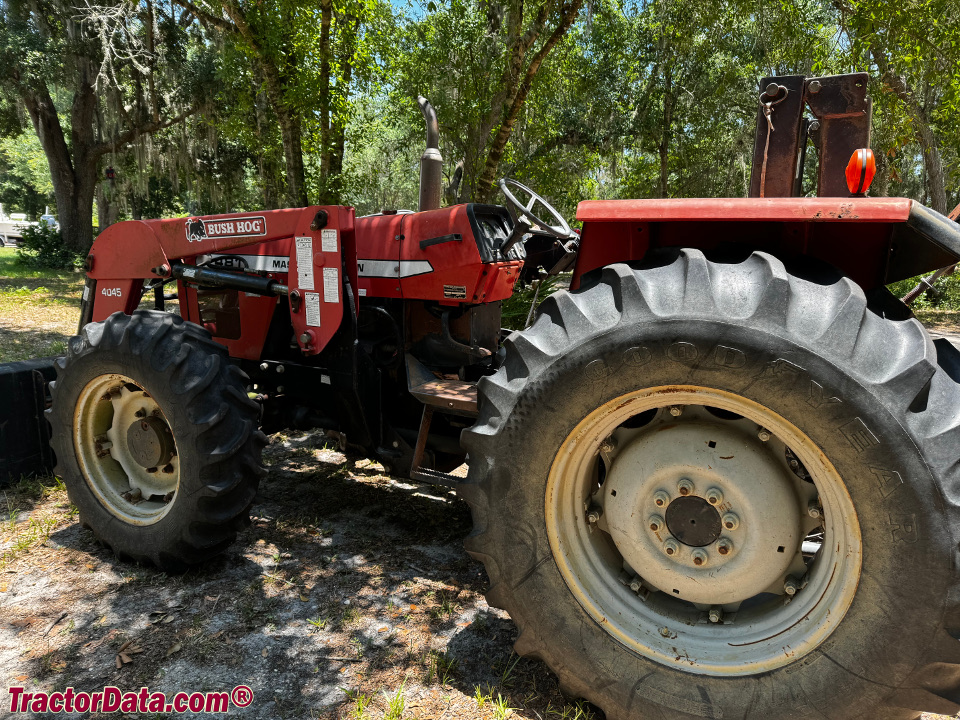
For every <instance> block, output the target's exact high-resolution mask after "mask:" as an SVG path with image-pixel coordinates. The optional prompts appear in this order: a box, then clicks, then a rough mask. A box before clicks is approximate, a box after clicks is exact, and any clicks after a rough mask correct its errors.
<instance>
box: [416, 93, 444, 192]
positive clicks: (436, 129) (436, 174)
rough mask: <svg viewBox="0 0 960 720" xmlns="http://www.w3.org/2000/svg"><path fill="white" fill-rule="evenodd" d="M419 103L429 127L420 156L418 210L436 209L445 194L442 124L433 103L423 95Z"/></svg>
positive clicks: (418, 98)
mask: <svg viewBox="0 0 960 720" xmlns="http://www.w3.org/2000/svg"><path fill="white" fill-rule="evenodd" d="M417 104H418V105H420V112H422V113H423V120H424V123H425V124H426V127H427V147H426V149H425V150H424V151H423V155H421V156H420V205H419V207H418V210H421V211H422V210H436V209H438V208H439V207H440V199H441V197H442V194H443V184H442V177H443V156H441V155H440V126H439V124H438V123H437V112H436V110H434V109H433V105H431V104H430V101H429V100H427V99H426V98H425V97H423V96H422V95H418V96H417Z"/></svg>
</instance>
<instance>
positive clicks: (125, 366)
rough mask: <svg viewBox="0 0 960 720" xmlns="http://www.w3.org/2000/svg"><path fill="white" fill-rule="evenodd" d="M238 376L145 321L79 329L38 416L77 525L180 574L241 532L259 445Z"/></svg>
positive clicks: (188, 337)
mask: <svg viewBox="0 0 960 720" xmlns="http://www.w3.org/2000/svg"><path fill="white" fill-rule="evenodd" d="M245 380H246V377H245V375H244V374H243V372H242V371H241V370H240V369H239V368H238V367H237V366H235V365H233V364H232V363H231V362H230V359H229V356H228V354H227V351H226V349H225V348H224V347H223V346H222V345H220V344H218V343H216V342H215V341H214V340H213V339H212V338H211V337H210V334H209V333H208V332H207V331H206V330H204V329H202V328H200V327H198V326H196V325H194V324H192V323H188V322H185V321H184V320H183V319H182V318H180V317H178V316H176V315H171V314H168V313H162V312H157V311H152V310H138V311H136V312H134V313H133V315H124V314H123V313H114V314H113V315H111V316H110V317H109V318H107V319H106V320H105V321H104V322H102V323H90V324H88V325H86V326H84V328H83V330H82V331H81V333H80V335H78V336H76V337H74V338H72V339H71V340H70V342H69V344H68V349H67V355H66V357H65V358H60V359H59V360H58V361H57V380H56V381H55V382H54V383H51V394H52V397H53V403H52V406H51V408H50V409H49V410H48V411H47V413H48V417H49V419H50V423H51V425H52V427H53V441H52V444H53V448H54V452H55V454H56V458H57V466H56V474H57V475H59V476H60V477H61V478H63V480H64V483H65V484H66V486H67V491H68V493H69V496H70V499H71V501H72V502H73V503H74V504H75V505H76V506H77V508H78V509H79V511H80V522H81V523H82V524H84V525H86V526H88V527H90V528H91V529H92V530H93V532H94V533H95V534H96V535H97V537H98V538H100V540H101V541H103V542H104V543H105V544H106V545H108V546H110V547H111V548H112V549H113V550H114V552H115V553H116V554H117V555H118V556H120V557H122V558H130V559H133V560H136V561H149V562H152V563H153V564H155V565H157V566H158V567H160V568H162V569H165V570H168V571H180V570H183V569H184V568H186V567H187V566H189V565H193V564H196V563H199V562H202V561H204V560H206V559H208V558H210V557H212V556H214V555H216V554H217V553H219V552H221V551H222V550H223V549H224V548H226V547H227V546H228V545H229V544H230V543H231V542H233V540H234V539H235V537H236V534H237V531H238V530H239V529H241V528H242V527H244V526H245V525H246V524H247V523H248V521H249V509H250V505H251V504H252V503H253V498H254V496H255V495H256V491H257V485H258V484H259V481H260V478H261V477H262V476H263V475H264V474H265V471H264V469H263V467H262V465H261V462H260V454H261V450H262V448H263V446H264V445H265V444H266V438H265V436H264V435H263V433H261V432H260V430H259V429H258V407H257V405H256V403H254V402H253V401H251V400H250V399H249V398H247V396H246V391H245V389H244V381H245Z"/></svg>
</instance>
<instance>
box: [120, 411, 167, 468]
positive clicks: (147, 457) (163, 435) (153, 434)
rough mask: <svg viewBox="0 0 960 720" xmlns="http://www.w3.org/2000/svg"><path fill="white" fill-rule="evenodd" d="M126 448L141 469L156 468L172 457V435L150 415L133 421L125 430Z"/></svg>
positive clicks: (162, 422)
mask: <svg viewBox="0 0 960 720" xmlns="http://www.w3.org/2000/svg"><path fill="white" fill-rule="evenodd" d="M127 448H128V449H129V450H130V455H131V456H132V457H133V459H134V460H135V461H136V462H137V463H138V464H139V465H140V466H141V467H144V468H156V467H159V466H161V465H166V464H167V462H169V460H170V458H172V457H173V450H174V444H173V435H171V434H170V428H169V427H167V424H166V423H165V422H164V421H163V420H161V419H160V418H158V417H156V416H153V415H151V416H150V417H146V418H141V419H139V420H135V421H134V422H132V423H131V424H130V427H129V428H127Z"/></svg>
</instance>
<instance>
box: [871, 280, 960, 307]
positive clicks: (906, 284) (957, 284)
mask: <svg viewBox="0 0 960 720" xmlns="http://www.w3.org/2000/svg"><path fill="white" fill-rule="evenodd" d="M920 280H921V276H918V277H914V278H910V279H908V280H901V281H900V282H897V283H893V284H892V285H888V286H887V287H888V289H889V290H890V292H892V293H893V294H894V295H896V296H897V297H903V296H904V295H906V294H907V293H908V292H910V291H911V290H913V289H914V288H915V287H916V286H917V284H918V283H919V282H920ZM933 287H934V289H933V291H932V292H931V291H927V292H925V293H923V294H922V295H921V296H920V297H918V298H917V299H916V301H915V302H914V303H913V309H914V310H916V311H923V310H950V311H954V312H960V273H957V272H954V273H953V274H951V275H947V276H946V277H943V278H940V280H938V281H937V282H936V283H934V285H933Z"/></svg>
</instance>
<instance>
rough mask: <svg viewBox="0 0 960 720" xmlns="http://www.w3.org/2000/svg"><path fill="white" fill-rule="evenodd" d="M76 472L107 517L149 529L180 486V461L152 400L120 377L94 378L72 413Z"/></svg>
mask: <svg viewBox="0 0 960 720" xmlns="http://www.w3.org/2000/svg"><path fill="white" fill-rule="evenodd" d="M74 445H75V447H76V449H77V459H78V461H79V463H80V469H81V471H82V473H83V476H84V478H86V481H87V483H88V484H89V485H90V488H91V489H92V490H93V492H94V494H95V495H96V496H97V498H98V499H99V500H100V502H101V503H102V504H103V506H104V507H105V508H106V509H107V510H109V511H110V512H111V513H112V514H113V515H115V516H117V517H119V518H120V519H121V520H123V521H124V522H127V523H130V524H132V525H150V524H152V523H155V522H157V521H158V520H160V518H162V517H163V516H164V515H166V514H167V512H168V511H169V509H170V507H171V506H172V505H173V501H174V499H175V497H176V494H177V489H178V488H179V485H180V459H179V456H178V454H177V447H176V442H175V441H174V438H173V433H172V432H171V430H170V425H169V423H168V422H167V419H166V417H165V416H164V414H163V411H162V410H161V409H160V406H159V405H158V404H157V402H156V400H154V399H153V397H152V396H151V395H150V393H148V392H147V391H146V390H145V389H144V388H143V387H142V386H141V385H139V384H138V383H136V382H134V381H133V380H132V379H131V378H129V377H127V376H125V375H119V374H111V375H101V376H99V377H97V378H94V379H93V380H91V381H90V382H89V383H87V386H86V387H85V388H84V389H83V391H82V392H81V393H80V398H79V399H78V401H77V406H76V410H75V413H74Z"/></svg>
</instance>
